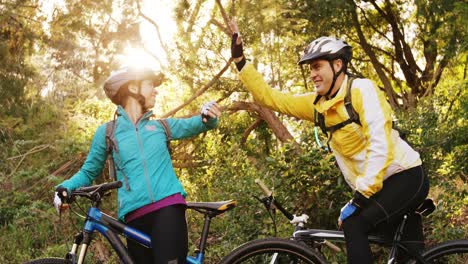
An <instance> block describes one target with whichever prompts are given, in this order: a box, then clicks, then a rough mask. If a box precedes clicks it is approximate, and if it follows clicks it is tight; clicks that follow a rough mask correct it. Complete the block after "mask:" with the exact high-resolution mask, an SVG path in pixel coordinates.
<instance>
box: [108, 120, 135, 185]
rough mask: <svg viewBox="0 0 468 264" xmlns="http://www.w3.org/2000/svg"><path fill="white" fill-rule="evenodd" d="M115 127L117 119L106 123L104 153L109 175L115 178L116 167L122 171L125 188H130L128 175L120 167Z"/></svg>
mask: <svg viewBox="0 0 468 264" xmlns="http://www.w3.org/2000/svg"><path fill="white" fill-rule="evenodd" d="M116 127H117V120H116V119H114V120H112V121H109V122H107V123H106V153H107V162H108V167H109V177H110V178H111V179H113V180H114V181H116V180H117V174H116V173H115V171H116V169H117V170H118V171H120V172H122V174H123V177H124V182H125V189H126V190H127V191H128V190H130V185H129V184H128V177H127V175H126V174H125V172H124V171H123V170H122V169H121V168H120V156H119V147H118V144H117V141H116V139H115V129H116ZM114 153H115V154H116V158H117V164H115V163H114Z"/></svg>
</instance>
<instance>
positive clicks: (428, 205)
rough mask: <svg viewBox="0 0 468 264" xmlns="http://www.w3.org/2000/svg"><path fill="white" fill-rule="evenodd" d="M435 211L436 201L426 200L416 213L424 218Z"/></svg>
mask: <svg viewBox="0 0 468 264" xmlns="http://www.w3.org/2000/svg"><path fill="white" fill-rule="evenodd" d="M434 210H435V205H434V201H432V199H426V200H424V202H422V204H421V205H420V206H418V208H416V210H415V212H416V213H417V214H420V215H422V216H428V215H430V214H431V213H432V212H434Z"/></svg>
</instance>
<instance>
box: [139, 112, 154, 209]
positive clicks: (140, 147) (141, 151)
mask: <svg viewBox="0 0 468 264" xmlns="http://www.w3.org/2000/svg"><path fill="white" fill-rule="evenodd" d="M142 119H143V118H142ZM142 119H140V120H142ZM140 120H138V122H137V123H136V125H135V132H136V136H137V140H138V148H139V150H140V154H141V158H142V160H143V170H144V174H145V180H146V186H147V187H148V193H149V196H150V199H151V202H154V195H153V191H152V190H151V181H150V178H149V175H148V168H147V167H146V158H145V153H144V149H143V144H142V142H141V138H140V133H139V129H138V124H139V123H140Z"/></svg>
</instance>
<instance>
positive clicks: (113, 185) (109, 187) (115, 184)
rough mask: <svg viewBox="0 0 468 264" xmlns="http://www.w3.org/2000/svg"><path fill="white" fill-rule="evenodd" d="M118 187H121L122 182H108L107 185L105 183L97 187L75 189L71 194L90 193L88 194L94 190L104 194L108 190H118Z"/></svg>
mask: <svg viewBox="0 0 468 264" xmlns="http://www.w3.org/2000/svg"><path fill="white" fill-rule="evenodd" d="M120 187H122V182H121V181H114V182H109V183H107V182H106V183H103V184H99V185H93V186H87V187H81V188H78V189H76V190H75V191H73V192H72V193H75V192H81V193H83V192H87V193H90V192H94V191H96V190H99V191H103V192H105V191H109V190H112V189H118V188H120Z"/></svg>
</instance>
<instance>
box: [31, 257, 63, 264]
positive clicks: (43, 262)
mask: <svg viewBox="0 0 468 264" xmlns="http://www.w3.org/2000/svg"><path fill="white" fill-rule="evenodd" d="M71 263H72V262H71V261H70V260H68V259H63V258H43V259H35V260H31V261H29V262H26V263H24V264H71Z"/></svg>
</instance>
